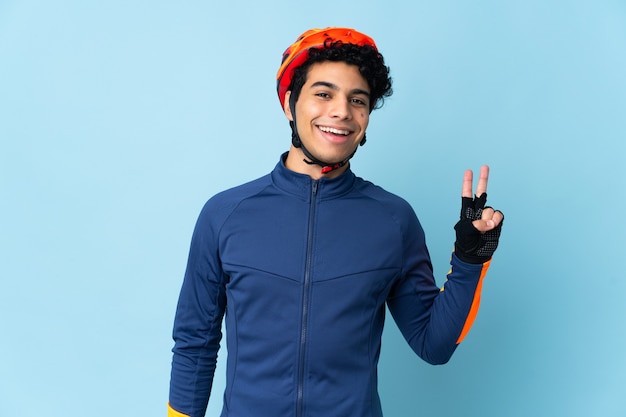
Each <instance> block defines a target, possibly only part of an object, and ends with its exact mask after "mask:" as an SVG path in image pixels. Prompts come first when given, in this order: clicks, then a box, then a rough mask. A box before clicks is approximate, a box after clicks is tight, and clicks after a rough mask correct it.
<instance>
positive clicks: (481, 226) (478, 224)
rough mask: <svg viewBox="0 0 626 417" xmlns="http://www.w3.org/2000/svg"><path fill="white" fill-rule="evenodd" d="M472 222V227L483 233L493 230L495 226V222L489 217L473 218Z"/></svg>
mask: <svg viewBox="0 0 626 417" xmlns="http://www.w3.org/2000/svg"><path fill="white" fill-rule="evenodd" d="M472 224H473V225H474V227H475V228H476V229H477V230H478V231H479V232H480V233H485V232H488V231H490V230H493V229H494V228H495V227H496V223H495V222H494V221H493V220H491V219H489V220H482V219H481V220H474V221H473V222H472Z"/></svg>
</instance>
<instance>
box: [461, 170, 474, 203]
mask: <svg viewBox="0 0 626 417" xmlns="http://www.w3.org/2000/svg"><path fill="white" fill-rule="evenodd" d="M473 180H474V173H473V172H472V170H471V169H468V170H466V171H465V174H464V175H463V189H462V191H461V197H468V198H474V196H473V195H472V181H473Z"/></svg>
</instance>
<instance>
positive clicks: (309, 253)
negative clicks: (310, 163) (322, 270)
mask: <svg viewBox="0 0 626 417" xmlns="http://www.w3.org/2000/svg"><path fill="white" fill-rule="evenodd" d="M318 183H319V182H318V180H312V183H311V196H310V200H309V201H310V203H309V226H308V227H309V229H308V231H307V243H306V260H305V269H304V285H303V288H302V291H303V293H302V322H301V324H300V329H301V330H300V354H299V356H298V386H297V389H298V397H297V403H296V417H302V413H303V409H304V362H305V361H304V358H305V353H306V342H307V336H308V335H307V322H308V317H309V298H310V292H311V263H312V262H313V260H312V258H313V229H314V227H315V207H316V197H317V186H318Z"/></svg>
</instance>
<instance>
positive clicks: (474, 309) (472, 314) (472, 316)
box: [456, 259, 491, 345]
mask: <svg viewBox="0 0 626 417" xmlns="http://www.w3.org/2000/svg"><path fill="white" fill-rule="evenodd" d="M490 265H491V259H490V260H488V261H487V262H485V263H484V264H483V269H482V271H480V278H479V279H478V284H477V285H476V291H475V293H474V300H473V301H472V306H471V307H470V311H469V314H468V315H467V319H465V325H464V326H463V330H461V335H460V336H459V338H458V339H457V341H456V344H457V345H458V344H459V343H461V342H462V341H463V339H465V336H467V334H468V333H469V331H470V329H471V328H472V325H473V324H474V320H476V316H477V315H478V309H479V307H480V293H481V291H482V289H483V280H484V278H485V276H486V275H487V270H488V269H489V266H490Z"/></svg>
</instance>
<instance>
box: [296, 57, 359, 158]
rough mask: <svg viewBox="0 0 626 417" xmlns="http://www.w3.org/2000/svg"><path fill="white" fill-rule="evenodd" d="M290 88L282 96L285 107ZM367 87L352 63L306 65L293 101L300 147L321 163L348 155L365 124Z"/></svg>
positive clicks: (355, 144)
mask: <svg viewBox="0 0 626 417" xmlns="http://www.w3.org/2000/svg"><path fill="white" fill-rule="evenodd" d="M290 94H291V91H288V92H287V96H286V97H285V103H284V109H285V113H286V115H287V118H288V119H289V120H293V115H292V114H291V109H290V108H289V97H290ZM369 94H370V89H369V86H368V84H367V81H366V80H365V79H364V78H363V76H362V75H361V74H360V73H359V70H358V68H357V67H356V66H355V65H348V64H346V63H344V62H329V61H325V62H321V63H317V64H313V65H312V66H311V68H309V72H308V74H307V79H306V82H305V83H304V85H303V86H302V90H301V92H300V96H299V97H298V101H297V102H296V106H295V110H296V127H297V129H298V134H299V136H300V139H301V140H302V143H303V144H304V146H305V147H306V148H307V149H308V150H309V152H311V154H312V155H313V156H315V157H316V158H318V159H320V160H322V161H325V162H340V161H343V160H345V159H346V158H348V157H349V156H350V155H351V154H352V152H354V150H355V149H356V147H357V146H358V145H359V142H360V141H361V139H362V138H363V136H364V135H365V130H366V129H367V124H368V123H369V109H370V96H369Z"/></svg>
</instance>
